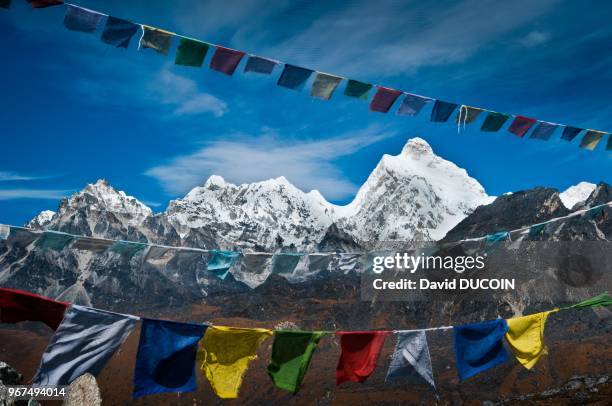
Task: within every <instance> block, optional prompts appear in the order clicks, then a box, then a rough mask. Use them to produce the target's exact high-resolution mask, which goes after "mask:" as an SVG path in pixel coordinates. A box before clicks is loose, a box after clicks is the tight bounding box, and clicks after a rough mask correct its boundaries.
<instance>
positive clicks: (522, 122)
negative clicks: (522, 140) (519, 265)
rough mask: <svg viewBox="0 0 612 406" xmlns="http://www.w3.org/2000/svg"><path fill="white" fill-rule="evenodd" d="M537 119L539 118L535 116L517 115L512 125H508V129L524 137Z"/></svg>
mask: <svg viewBox="0 0 612 406" xmlns="http://www.w3.org/2000/svg"><path fill="white" fill-rule="evenodd" d="M536 121H538V120H536V119H535V118H530V117H523V116H516V118H515V119H514V121H513V122H512V124H510V127H508V131H510V132H511V133H512V134H515V135H517V136H519V137H524V136H525V134H527V131H529V129H530V128H531V126H533V125H534V124H535V122H536Z"/></svg>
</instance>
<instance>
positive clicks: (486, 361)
mask: <svg viewBox="0 0 612 406" xmlns="http://www.w3.org/2000/svg"><path fill="white" fill-rule="evenodd" d="M507 331H508V324H507V323H506V320H504V319H497V320H491V321H486V322H483V323H474V324H466V325H464V326H457V327H453V335H454V340H455V358H456V362H457V370H458V372H459V378H460V379H461V380H462V381H464V380H466V379H468V378H470V377H472V376H474V375H476V374H478V373H480V372H483V371H486V370H487V369H489V368H492V367H494V366H496V365H499V364H502V363H504V362H506V361H508V359H509V357H508V352H507V351H506V349H505V348H504V344H503V342H502V339H503V338H504V335H505V334H506V332H507Z"/></svg>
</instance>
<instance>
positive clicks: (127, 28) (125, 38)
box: [100, 16, 140, 48]
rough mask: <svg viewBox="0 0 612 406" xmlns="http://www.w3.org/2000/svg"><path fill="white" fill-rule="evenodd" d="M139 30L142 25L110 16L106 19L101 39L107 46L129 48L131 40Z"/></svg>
mask: <svg viewBox="0 0 612 406" xmlns="http://www.w3.org/2000/svg"><path fill="white" fill-rule="evenodd" d="M139 29H140V25H138V24H134V23H133V22H131V21H127V20H122V19H121V18H117V17H113V16H109V17H108V18H107V19H106V25H105V26H104V31H102V37H100V39H101V40H102V42H104V43H106V44H109V45H114V46H116V47H118V48H127V47H128V46H129V45H130V40H131V39H132V37H133V36H134V34H136V32H137V31H138V30H139Z"/></svg>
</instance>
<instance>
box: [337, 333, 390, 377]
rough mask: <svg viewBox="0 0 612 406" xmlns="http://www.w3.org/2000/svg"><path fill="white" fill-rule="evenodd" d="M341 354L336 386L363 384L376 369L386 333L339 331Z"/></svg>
mask: <svg viewBox="0 0 612 406" xmlns="http://www.w3.org/2000/svg"><path fill="white" fill-rule="evenodd" d="M336 334H337V335H338V336H340V348H341V351H342V352H341V354H340V359H339V360H338V366H337V367H336V385H340V384H341V383H343V382H347V381H351V382H360V383H363V382H365V381H366V380H367V379H368V377H369V376H370V375H371V374H372V372H374V369H376V363H377V362H378V357H379V356H380V351H381V350H382V347H383V345H384V343H385V338H387V335H389V332H388V331H339V332H337V333H336Z"/></svg>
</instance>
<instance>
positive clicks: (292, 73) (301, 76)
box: [276, 64, 313, 90]
mask: <svg viewBox="0 0 612 406" xmlns="http://www.w3.org/2000/svg"><path fill="white" fill-rule="evenodd" d="M312 72H313V70H311V69H306V68H301V67H299V66H294V65H289V64H285V68H284V69H283V73H282V74H281V75H280V78H278V82H277V83H276V84H277V85H279V86H283V87H286V88H288V89H293V90H302V88H303V87H304V84H305V83H306V81H307V80H308V78H309V77H310V75H312Z"/></svg>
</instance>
